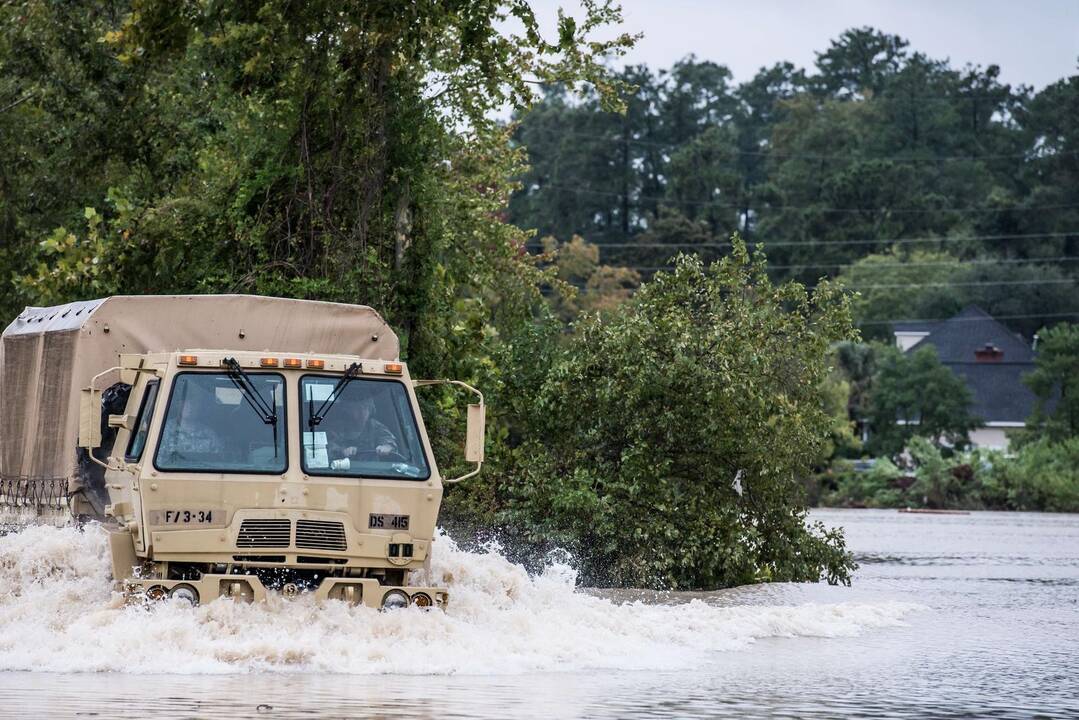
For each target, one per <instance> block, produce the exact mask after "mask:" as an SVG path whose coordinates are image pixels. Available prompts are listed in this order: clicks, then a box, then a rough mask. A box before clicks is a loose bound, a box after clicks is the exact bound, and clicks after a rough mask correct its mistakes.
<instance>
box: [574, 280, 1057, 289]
mask: <svg viewBox="0 0 1079 720" xmlns="http://www.w3.org/2000/svg"><path fill="white" fill-rule="evenodd" d="M561 282H562V283H564V284H566V285H570V286H572V287H575V288H577V289H578V290H587V289H588V286H587V285H583V284H581V283H574V282H569V281H568V280H562V281H561ZM1077 282H1079V278H1064V279H1054V280H972V281H969V282H939V283H872V284H865V285H862V284H849V285H848V284H847V283H843V287H845V288H846V289H848V290H896V289H910V288H931V287H944V288H952V287H991V286H1016V285H1039V286H1041V285H1074V284H1075V283H1077ZM814 287H816V286H815V285H811V286H806V288H807V289H809V290H812V289H813V288H814ZM627 289H628V288H627Z"/></svg>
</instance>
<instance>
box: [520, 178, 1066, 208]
mask: <svg viewBox="0 0 1079 720" xmlns="http://www.w3.org/2000/svg"><path fill="white" fill-rule="evenodd" d="M546 189H552V190H561V191H562V192H570V193H576V194H583V195H596V196H601V197H612V198H621V197H622V193H619V192H614V191H611V190H592V189H591V188H581V187H571V186H568V185H559V184H557V183H548V184H545V185H540V186H538V187H535V188H529V187H526V188H525V189H524V192H525V194H526V195H528V194H532V193H533V192H539V191H542V190H546ZM632 200H633V201H634V202H640V201H642V200H648V201H652V202H657V203H664V204H667V205H674V206H677V205H691V206H694V207H712V208H718V209H727V210H743V209H746V208H747V205H746V204H745V203H717V202H712V201H710V200H678V199H674V198H669V197H660V196H658V195H634V196H632ZM1077 207H1079V203H1064V204H1059V205H1025V206H1014V207H1006V208H990V207H979V206H976V205H968V206H966V207H938V208H912V207H887V206H885V207H861V208H838V207H826V206H819V205H767V204H759V205H757V207H753V208H748V209H750V210H756V211H758V212H761V211H774V210H815V211H817V212H824V213H866V212H890V213H903V214H923V215H924V214H928V213H941V212H971V213H977V212H1028V211H1033V210H1062V209H1065V208H1077Z"/></svg>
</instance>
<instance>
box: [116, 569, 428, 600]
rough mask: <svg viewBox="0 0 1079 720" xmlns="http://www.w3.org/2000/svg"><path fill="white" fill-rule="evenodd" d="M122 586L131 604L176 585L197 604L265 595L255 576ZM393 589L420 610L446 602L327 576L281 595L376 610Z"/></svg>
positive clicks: (131, 581) (421, 592)
mask: <svg viewBox="0 0 1079 720" xmlns="http://www.w3.org/2000/svg"><path fill="white" fill-rule="evenodd" d="M122 586H123V592H124V596H125V597H126V598H127V599H128V600H129V601H132V602H138V601H145V600H161V599H164V598H166V597H168V596H169V593H171V592H172V591H173V590H174V589H176V588H177V587H178V586H187V587H188V588H191V589H193V590H194V591H195V593H196V597H197V598H198V602H200V603H208V602H212V601H213V600H216V599H217V598H219V597H228V598H232V599H234V600H241V601H244V602H264V601H265V600H266V595H267V592H268V591H267V589H266V586H265V585H263V584H262V581H261V580H259V579H258V577H257V576H255V575H223V574H206V575H203V576H202V577H201V578H199V579H198V580H162V579H159V578H128V579H126V580H124V581H123V583H122ZM394 590H396V591H400V592H404V593H405V594H406V595H408V597H409V598H410V599H411V601H412V602H413V604H417V605H420V606H421V607H424V605H423V596H426V598H427V599H429V600H430V603H428V604H427V606H428V607H437V608H441V609H445V607H446V604H447V602H448V601H449V593H448V592H447V590H446V588H437V587H419V586H394V585H380V584H379V582H378V580H375V579H373V578H344V577H327V578H324V579H323V580H322V582H321V583H320V584H319V586H318V587H317V588H315V589H314V590H313V591H310V590H300V589H299V588H296V587H295V586H293V587H289V586H287V585H286V586H285V587H284V588H283V589H282V593H281V594H282V595H285V596H291V595H296V594H298V593H300V592H314V594H315V598H316V599H318V600H320V601H325V600H338V601H341V602H346V603H348V604H350V605H365V606H367V607H370V608H375V609H379V608H381V607H382V601H383V598H384V597H385V596H386V594H387V593H389V592H391V591H394Z"/></svg>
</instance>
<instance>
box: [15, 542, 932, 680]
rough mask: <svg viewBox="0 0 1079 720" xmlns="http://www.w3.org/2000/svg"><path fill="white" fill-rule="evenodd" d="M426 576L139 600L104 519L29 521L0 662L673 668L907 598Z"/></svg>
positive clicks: (120, 666) (444, 550)
mask: <svg viewBox="0 0 1079 720" xmlns="http://www.w3.org/2000/svg"><path fill="white" fill-rule="evenodd" d="M434 552H435V555H434V558H435V560H434V564H433V567H432V575H433V577H432V580H433V581H434V582H436V583H445V584H446V585H448V587H449V590H450V607H449V609H448V611H447V612H445V613H442V612H424V611H421V610H418V609H414V608H410V609H408V610H400V611H395V612H387V613H380V612H377V611H374V610H370V609H367V608H363V607H358V608H354V607H349V606H346V605H345V604H344V603H338V602H329V603H325V604H322V605H319V604H316V603H315V602H314V600H313V599H312V598H310V597H300V598H297V599H294V600H285V599H283V598H281V597H279V596H272V597H271V598H270V599H269V600H268V601H267V602H266V603H264V604H255V605H247V604H242V603H236V602H232V601H229V600H221V601H217V602H213V603H210V604H207V605H203V606H200V607H197V608H190V607H187V606H185V605H183V604H182V603H180V602H166V603H160V604H158V605H156V606H153V607H150V608H145V607H142V606H131V605H125V604H124V603H123V602H122V601H121V600H120V598H119V596H118V595H116V594H115V593H113V592H112V589H111V582H110V579H109V560H108V549H107V542H106V536H105V531H104V530H103V529H102V528H100V527H95V526H90V527H87V528H86V529H85V530H83V531H79V530H77V529H75V528H72V527H63V528H58V527H45V526H36V527H29V528H26V529H23V530H21V531H18V532H15V533H12V534H8V535H3V536H0V670H37V671H51V672H76V671H119V672H129V673H185V674H187V673H237V672H251V671H285V672H289V671H291V672H335V673H356V674H371V673H410V674H452V673H469V674H472V673H475V674H491V673H523V672H535V671H575V670H585V669H601V668H602V669H625V670H634V669H677V668H681V667H692V666H700V665H701V664H705V663H707V662H708V660H709V658H710V657H713V658H714V657H715V656H716V654H717V653H722V652H724V651H737V650H738V649H739V648H743V647H745V646H746V645H747V644H749V643H752V642H753V641H754V640H756V639H760V638H771V637H798V636H812V637H836V636H852V635H857V634H860V633H862V632H865V631H866V630H868V629H871V628H879V627H887V626H895V625H900V624H902V617H903V616H904V615H905V614H906V613H908V612H910V611H911V610H912V609H914V608H915V606H912V605H909V604H905V603H897V602H882V603H873V604H849V603H843V604H806V605H797V606H774V607H761V606H736V607H716V606H714V605H710V604H708V603H705V602H701V601H700V600H693V601H691V602H688V603H681V604H676V605H655V604H645V603H626V604H618V603H615V602H612V601H611V600H609V599H605V598H601V597H595V596H593V595H589V594H587V593H581V592H579V591H576V590H575V589H574V585H575V580H576V577H575V574H574V572H573V570H572V569H571V568H570V567H569V566H567V565H565V564H560V563H552V564H551V565H550V566H549V567H548V568H547V569H546V570H545V571H544V572H543V573H542V574H539V575H529V574H528V573H527V572H526V571H525V570H524V569H523V568H522V567H520V566H518V565H514V564H513V563H511V562H509V561H508V560H506V559H505V558H504V557H502V556H501V555H500V554H498V552H497V551H494V550H491V551H489V552H482V553H473V552H466V551H463V550H461V549H459V548H457V547H456V546H455V545H454V544H453V542H452V541H451V540H449V539H448V538H445V537H442V538H439V540H438V541H437V542H436V543H435V551H434Z"/></svg>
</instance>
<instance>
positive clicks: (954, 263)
mask: <svg viewBox="0 0 1079 720" xmlns="http://www.w3.org/2000/svg"><path fill="white" fill-rule="evenodd" d="M1075 261H1079V255H1069V256H1066V257H1051V258H1000V259H997V260H958V259H957V260H950V261H945V262H919V261H912V262H906V263H905V262H893V263H872V264H867V265H858V264H856V263H824V264H819V265H818V264H806V265H773V264H772V263H768V269H769V270H821V269H828V268H834V269H836V270H847V269H850V268H854V267H858V268H907V267H958V266H960V265H1034V264H1037V265H1041V264H1048V263H1058V262H1059V263H1065V262H1075ZM612 267H624V268H629V269H630V270H637V271H638V272H659V271H660V270H673V269H674V268H675V266H674V265H652V266H648V265H613V266H612Z"/></svg>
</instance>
